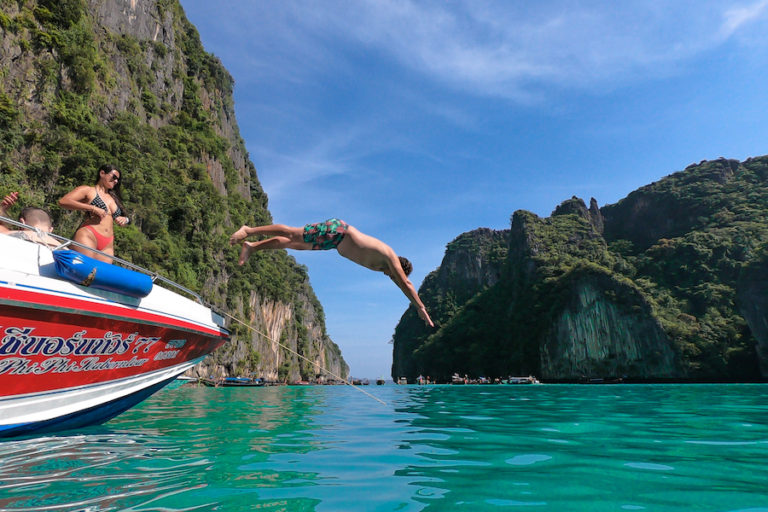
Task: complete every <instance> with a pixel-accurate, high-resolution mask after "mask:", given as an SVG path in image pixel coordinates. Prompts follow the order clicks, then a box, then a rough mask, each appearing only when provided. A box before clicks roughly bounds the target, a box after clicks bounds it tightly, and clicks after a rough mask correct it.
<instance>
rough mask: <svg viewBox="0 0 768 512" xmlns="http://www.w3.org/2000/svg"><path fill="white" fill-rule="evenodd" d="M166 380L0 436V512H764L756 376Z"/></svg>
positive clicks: (764, 413) (762, 403) (767, 435)
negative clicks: (574, 382)
mask: <svg viewBox="0 0 768 512" xmlns="http://www.w3.org/2000/svg"><path fill="white" fill-rule="evenodd" d="M365 389H366V391H368V392H370V393H372V394H375V395H376V396H379V397H380V398H382V399H383V400H384V401H385V402H387V405H386V406H385V405H382V404H380V403H378V402H376V401H374V400H372V399H371V398H369V397H367V396H365V395H363V394H362V393H360V392H358V391H356V390H354V389H351V388H349V387H340V386H325V387H275V388H249V389H232V388H194V387H189V386H184V387H181V388H178V389H172V390H164V391H161V392H160V393H158V394H157V395H155V396H153V397H152V398H150V399H149V400H148V401H146V402H144V403H143V404H141V405H140V406H138V407H137V408H135V409H133V410H131V411H129V412H127V413H125V414H123V415H122V416H119V417H118V418H116V419H114V420H112V421H110V422H109V423H107V424H105V425H103V426H100V427H94V428H90V429H85V430H83V431H80V432H74V433H67V434H66V435H65V434H62V435H57V436H49V437H44V438H27V439H19V440H10V441H4V442H0V462H1V464H0V510H2V511H7V510H13V511H18V510H25V511H29V510H56V511H74V510H85V511H105V510H128V511H180V510H184V511H192V510H195V511H196V510H200V511H203V510H205V511H208V510H227V511H229V510H232V511H239V510H269V511H311V510H316V511H344V510H363V511H390V510H401V511H416V510H428V511H453V510H457V511H458V510H462V511H478V510H490V511H501V510H536V511H548V510H557V511H561V510H562V511H580V510H585V511H587V510H589V511H626V510H630V511H635V510H648V511H659V510H663V511H667V510H674V511H678V510H679V511H692V510H695V511H699V510H706V511H749V512H758V511H763V512H768V400H766V396H767V395H768V385H653V386H651V385H647V386H634V385H603V386H565V385H563V386H560V385H557V386H555V385H541V386H426V387H417V386H394V385H391V384H389V385H386V386H368V387H366V388H365Z"/></svg>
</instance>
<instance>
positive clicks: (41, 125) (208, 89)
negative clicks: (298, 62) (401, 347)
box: [0, 0, 348, 380]
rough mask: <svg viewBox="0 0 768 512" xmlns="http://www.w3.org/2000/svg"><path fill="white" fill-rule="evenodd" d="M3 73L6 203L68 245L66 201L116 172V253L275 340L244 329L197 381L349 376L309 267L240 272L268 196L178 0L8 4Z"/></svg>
mask: <svg viewBox="0 0 768 512" xmlns="http://www.w3.org/2000/svg"><path fill="white" fill-rule="evenodd" d="M0 68H1V69H2V73H0V170H1V171H2V173H0V193H2V194H5V193H7V192H10V191H11V190H18V191H20V192H21V202H23V203H24V204H28V205H40V206H44V207H47V208H48V209H49V210H51V213H52V216H53V217H54V222H55V226H56V230H57V232H59V233H62V234H65V235H66V234H71V233H72V232H73V231H74V228H75V227H76V226H77V225H78V223H79V222H80V217H79V215H77V214H75V213H73V212H68V211H62V210H60V209H59V208H58V207H57V206H56V203H57V200H58V198H59V197H61V196H62V195H63V194H64V193H66V192H67V191H69V190H71V189H72V188H73V187H74V186H76V185H82V184H89V183H91V182H92V181H93V176H94V172H95V170H96V169H97V168H98V167H99V166H100V165H102V164H104V163H112V164H113V165H116V166H117V167H118V168H119V169H120V170H121V173H122V178H123V179H122V180H121V185H122V188H123V199H124V202H125V203H126V206H127V209H128V210H129V213H130V216H131V218H132V220H133V223H132V224H131V225H130V226H128V227H126V228H122V229H117V230H116V241H115V244H116V253H117V255H118V256H120V257H123V258H125V259H128V260H130V261H133V262H134V263H137V264H139V265H142V266H144V267H147V268H149V269H151V270H156V271H159V272H161V273H163V274H164V275H166V276H168V277H170V278H171V279H173V280H175V281H177V282H179V283H181V284H183V285H185V286H187V287H188V288H191V289H193V290H196V291H199V292H200V293H201V294H202V295H203V296H204V297H206V298H207V299H208V300H210V301H212V302H213V303H214V304H216V305H217V306H218V307H220V308H222V309H225V310H227V311H228V312H229V313H231V314H233V315H235V316H238V317H241V318H243V319H247V320H250V321H252V322H253V323H254V327H255V328H256V330H258V331H261V332H264V333H267V334H268V335H269V336H270V337H271V338H272V339H271V340H266V338H265V337H264V336H262V335H259V334H253V333H251V332H248V331H246V330H244V329H241V328H237V327H235V328H234V334H235V336H234V338H233V340H232V343H230V344H228V345H226V346H224V347H223V348H222V349H220V350H219V352H217V353H215V354H214V355H213V356H212V357H211V358H210V359H209V360H207V361H206V362H204V363H203V365H202V366H201V367H199V368H198V369H196V372H197V373H199V374H203V375H224V374H227V375H234V374H249V373H257V374H259V375H263V376H265V377H269V378H278V376H279V377H280V378H282V379H288V380H295V379H299V378H302V379H311V378H314V377H315V376H316V375H317V374H318V373H320V372H319V368H320V367H321V366H322V367H327V368H329V369H331V370H332V371H334V373H336V374H338V375H342V376H346V373H347V371H348V369H347V367H346V364H345V363H344V360H343V358H342V357H341V354H340V351H339V349H338V347H337V346H336V345H335V344H334V343H333V342H332V341H331V340H330V339H329V338H328V336H327V334H326V332H325V326H324V316H323V311H322V307H321V306H320V304H319V302H318V301H317V298H316V297H315V295H314V293H313V292H312V289H311V287H310V286H309V283H308V278H307V274H306V269H305V268H303V267H302V266H300V265H297V264H296V262H295V261H294V260H293V259H292V258H290V257H289V256H287V254H285V253H276V254H270V255H258V256H257V257H254V258H252V260H253V261H252V262H250V263H249V264H248V265H246V266H245V267H242V268H241V267H237V265H236V264H235V262H236V250H234V249H229V247H228V244H227V236H228V233H230V232H232V231H234V230H235V229H236V228H237V227H239V226H240V225H241V224H243V223H249V224H263V223H266V222H269V221H270V220H271V216H270V214H269V211H268V210H267V197H266V195H265V194H264V191H263V190H262V188H261V186H260V184H259V181H258V177H257V174H256V169H255V168H254V166H253V164H252V163H251V161H250V160H249V158H248V154H247V151H246V149H245V145H244V142H243V140H242V138H241V136H240V132H239V128H238V126H237V121H236V119H235V108H234V103H233V99H232V90H233V80H232V78H231V76H230V75H229V73H228V72H227V71H226V69H224V67H223V66H222V65H221V63H220V62H219V60H218V59H217V58H216V57H214V56H213V55H211V54H209V53H207V52H205V50H204V49H203V46H202V44H201V42H200V38H199V36H198V33H197V30H196V29H195V27H194V26H192V25H191V24H190V23H189V21H188V20H187V19H186V17H185V15H184V12H183V10H182V8H181V5H180V4H179V3H178V1H177V0H19V1H9V0H2V1H0ZM14 213H17V212H16V211H14V210H12V211H11V214H14ZM277 342H280V343H282V344H284V345H285V346H287V347H289V348H290V349H292V350H294V351H297V352H299V353H300V354H302V355H303V356H305V357H307V358H309V359H310V360H312V361H313V362H314V364H309V363H306V362H302V361H300V360H299V359H298V358H296V356H294V355H291V354H290V353H289V352H288V351H285V350H283V349H280V348H278V347H277V345H276V343H277Z"/></svg>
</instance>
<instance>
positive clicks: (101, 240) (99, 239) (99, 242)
mask: <svg viewBox="0 0 768 512" xmlns="http://www.w3.org/2000/svg"><path fill="white" fill-rule="evenodd" d="M83 227H84V228H85V229H87V230H88V231H90V232H91V233H93V236H95V237H96V249H98V250H99V251H102V250H104V248H105V247H106V246H108V245H109V244H111V243H112V240H114V239H115V237H113V236H104V235H102V234H101V233H99V232H98V231H96V228H94V227H93V226H91V225H88V226H83Z"/></svg>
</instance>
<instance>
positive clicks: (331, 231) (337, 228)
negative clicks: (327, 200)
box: [304, 219, 349, 251]
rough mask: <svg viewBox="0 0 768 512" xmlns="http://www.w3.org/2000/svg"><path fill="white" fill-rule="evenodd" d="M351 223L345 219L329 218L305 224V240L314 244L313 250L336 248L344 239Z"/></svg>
mask: <svg viewBox="0 0 768 512" xmlns="http://www.w3.org/2000/svg"><path fill="white" fill-rule="evenodd" d="M348 228H349V225H348V224H347V223H346V222H344V221H343V220H339V219H328V220H327V221H325V222H318V223H317V224H307V225H306V226H304V241H305V242H306V243H308V244H312V250H315V251H316V250H323V251H327V250H329V249H335V248H336V247H338V245H339V244H340V243H341V241H342V240H344V235H346V234H347V229H348Z"/></svg>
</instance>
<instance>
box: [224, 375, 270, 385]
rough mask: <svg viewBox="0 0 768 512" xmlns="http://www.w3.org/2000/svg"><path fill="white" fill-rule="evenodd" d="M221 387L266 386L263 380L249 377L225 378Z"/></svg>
mask: <svg viewBox="0 0 768 512" xmlns="http://www.w3.org/2000/svg"><path fill="white" fill-rule="evenodd" d="M219 385H220V386H223V387H246V386H251V387H260V386H263V385H264V381H263V380H262V379H251V378H249V377H224V378H223V379H222V380H221V384H219Z"/></svg>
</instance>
